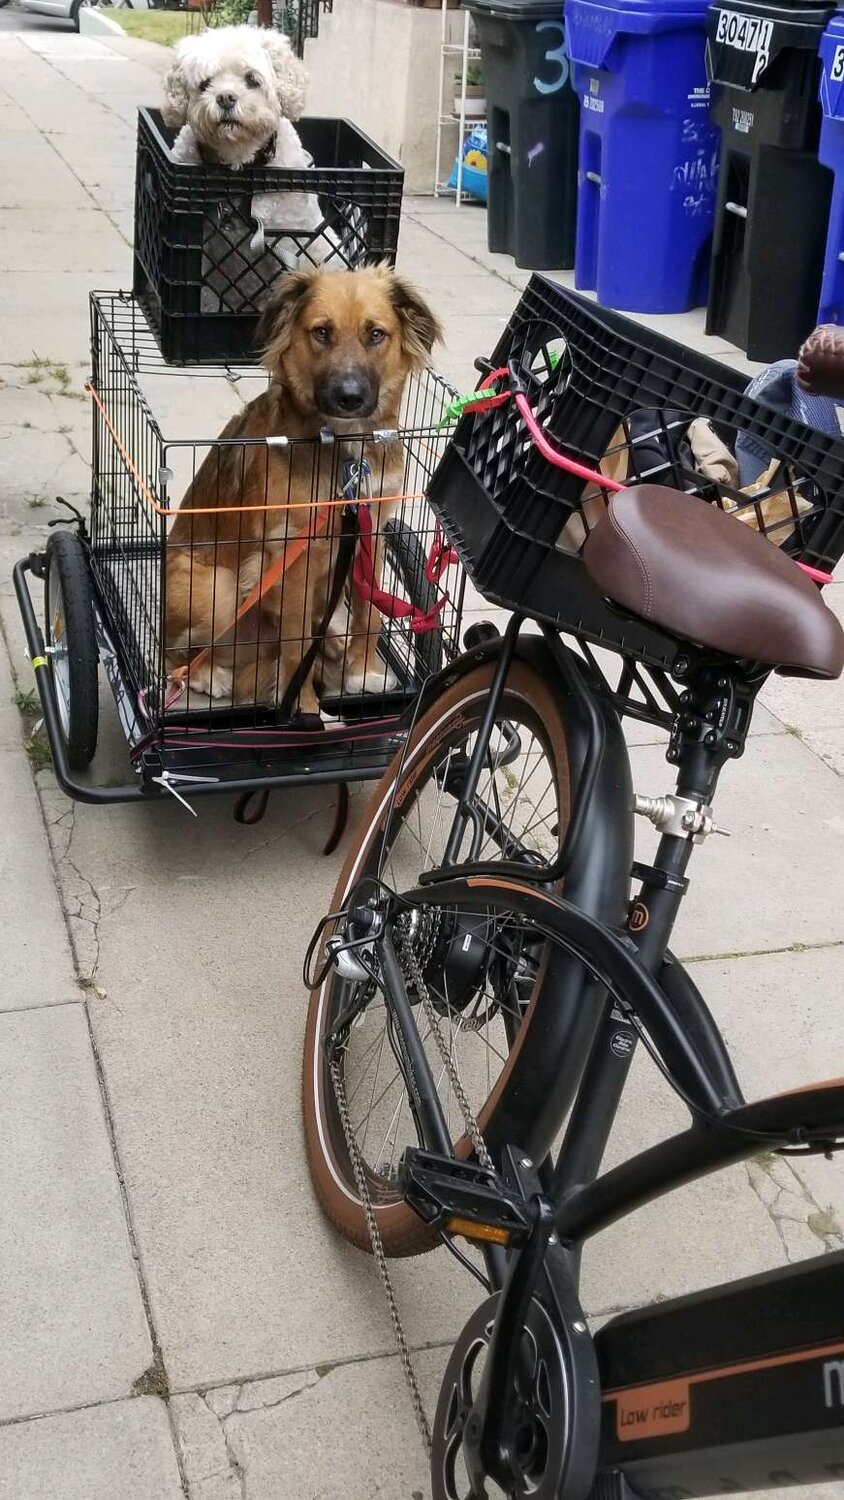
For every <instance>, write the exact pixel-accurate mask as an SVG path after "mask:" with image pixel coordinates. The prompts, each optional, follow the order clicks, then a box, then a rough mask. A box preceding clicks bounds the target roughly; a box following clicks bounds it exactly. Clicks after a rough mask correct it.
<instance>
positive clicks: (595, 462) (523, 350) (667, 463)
mask: <svg viewBox="0 0 844 1500" xmlns="http://www.w3.org/2000/svg"><path fill="white" fill-rule="evenodd" d="M510 362H512V363H513V365H514V367H515V369H516V371H517V373H518V374H519V376H520V377H521V379H522V381H523V382H524V385H525V389H526V394H527V399H528V401H529V403H530V405H531V407H532V408H533V411H534V415H535V417H536V419H537V421H538V422H539V424H540V425H541V426H542V427H543V429H544V431H545V434H546V436H547V437H548V438H549V440H550V441H551V442H552V444H553V445H554V446H555V447H557V448H558V449H559V451H560V452H561V453H564V454H565V455H566V456H567V457H568V458H570V459H574V460H576V461H579V462H580V463H582V464H584V465H586V466H587V467H589V468H590V469H593V470H599V469H600V470H601V472H602V473H603V474H605V475H608V476H615V477H616V478H618V479H620V480H621V481H622V482H624V483H629V484H636V483H642V482H647V483H651V484H661V485H667V486H669V487H671V488H673V489H679V490H684V491H688V492H691V493H696V494H699V495H700V496H701V500H702V502H703V501H710V502H712V503H715V504H718V505H719V506H720V507H721V508H722V509H724V510H733V509H735V510H736V513H737V515H738V516H739V517H740V519H742V520H744V521H745V523H746V524H750V525H752V526H753V527H754V528H755V529H757V530H759V531H761V532H762V533H764V534H765V535H766V536H768V538H769V540H771V542H772V543H773V544H777V545H781V546H783V547H784V548H785V550H787V551H788V552H789V553H790V554H791V555H793V556H794V557H795V559H797V560H799V561H801V562H805V563H807V564H809V565H811V566H813V567H816V568H819V569H822V570H824V571H831V570H832V568H833V567H834V565H835V563H836V562H838V560H839V558H840V557H841V555H842V552H844V439H842V438H833V437H827V436H825V435H824V434H822V433H820V432H817V431H815V430H814V429H813V428H810V427H806V426H804V425H803V424H801V423H800V422H795V421H792V420H790V419H789V418H788V417H785V416H781V415H779V414H778V413H777V412H775V411H773V410H772V409H771V408H770V407H767V406H764V405H763V404H761V403H760V402H758V401H755V400H753V399H751V398H750V397H748V396H746V395H745V394H744V388H745V386H746V384H747V377H746V376H745V375H742V374H740V373H739V372H737V371H735V370H731V369H729V368H728V367H726V366H724V365H720V364H718V363H717V362H716V361H715V360H712V359H709V358H707V357H706V356H704V355H701V354H697V353H694V352H692V351H690V350H688V349H685V348H684V347H683V346H682V345H680V344H676V343H674V342H673V341H672V340H670V339H666V338H663V337H662V336H660V335H659V334H656V333H653V332H651V331H650V330H649V329H646V328H644V327H642V326H641V325H639V324H638V323H634V322H633V321H631V320H630V319H628V318H624V317H621V316H620V315H619V314H617V313H612V312H608V311H606V310H604V309H603V308H599V307H597V306H596V305H594V304H592V303H590V302H587V301H586V300H585V299H584V298H582V297H579V296H578V295H577V294H575V293H571V292H567V291H565V290H564V289H563V288H562V287H560V286H558V285H557V284H556V283H554V282H552V281H549V280H548V279H546V278H545V277H541V276H534V277H533V278H532V279H531V281H530V283H529V284H528V286H527V288H526V290H525V292H524V293H523V295H522V298H521V301H520V302H519V304H518V306H517V308H516V310H515V312H514V313H513V315H512V317H511V319H510V322H509V325H508V327H507V330H506V332H505V333H504V335H503V336H502V338H501V340H500V342H499V344H498V346H497V348H496V349H495V350H494V352H493V353H492V354H491V356H490V361H489V363H490V367H491V368H492V369H495V368H498V367H501V366H505V365H507V364H508V363H510ZM697 417H704V418H707V419H708V420H709V421H710V422H711V423H712V424H713V427H714V429H715V431H716V433H717V435H718V436H719V437H720V438H721V439H722V441H724V442H726V443H727V445H728V446H729V447H730V448H732V447H733V446H734V443H735V439H736V436H737V435H738V434H739V433H740V432H744V433H746V434H747V435H748V436H749V437H752V438H754V439H756V440H757V441H758V442H760V443H762V444H763V445H764V446H765V448H766V449H767V450H768V451H769V452H770V454H771V457H772V459H773V458H774V457H776V458H777V459H779V460H781V464H780V466H779V469H778V471H777V473H776V474H775V475H774V476H773V477H772V479H771V482H770V484H769V487H768V488H767V489H765V490H764V491H762V492H760V494H759V495H757V496H754V497H752V498H751V497H749V496H748V495H747V494H746V493H744V492H742V491H740V490H738V489H736V488H733V487H730V486H729V485H727V484H715V483H714V482H713V481H712V479H710V478H707V477H706V476H705V475H703V474H701V473H700V472H698V471H697V470H696V469H695V468H694V467H693V466H692V465H691V464H690V463H689V458H688V452H687V450H686V448H685V444H684V438H685V434H686V431H687V428H688V426H689V423H690V422H691V421H692V420H693V419H694V418H697ZM428 493H429V499H430V502H431V505H432V506H433V508H434V510H435V511H436V512H437V513H438V515H440V516H441V518H442V520H443V524H444V526H445V529H446V531H447V532H448V535H449V536H450V538H451V540H452V541H453V542H454V545H455V547H456V548H457V550H458V552H459V553H460V556H461V558H462V560H463V562H464V565H465V567H466V570H467V572H468V574H469V575H470V577H471V579H472V581H473V583H474V584H475V586H476V587H477V588H478V589H479V590H480V592H481V593H482V594H484V595H485V596H486V597H487V598H488V599H490V600H492V601H493V602H494V603H497V604H500V605H502V606H504V607H505V608H508V609H514V610H519V611H521V612H523V613H524V614H526V615H528V616H531V617H532V618H535V619H539V620H544V621H548V622H550V623H551V624H554V625H556V626H558V627H559V628H560V629H561V630H563V631H572V632H576V633H577V634H578V636H580V637H581V638H582V639H584V640H586V641H589V642H592V643H593V644H597V645H603V646H607V647H610V648H611V649H613V650H615V651H619V652H622V653H623V654H624V655H625V657H626V658H628V659H630V658H633V659H636V660H638V661H640V662H642V663H645V664H646V665H648V666H650V667H653V668H656V669H659V670H668V671H670V670H671V668H672V666H673V664H674V663H675V661H676V659H677V658H678V656H679V655H681V654H687V651H684V650H683V648H682V646H681V645H680V643H679V642H678V641H676V640H675V639H673V638H672V637H670V636H668V635H666V634H664V633H663V632H662V631H660V630H659V629H657V628H655V627H653V626H651V625H647V624H645V622H644V621H639V620H636V619H633V618H631V617H630V616H628V615H624V614H623V613H622V612H621V611H618V610H615V609H614V608H613V607H612V606H611V605H610V604H608V602H607V601H606V600H604V599H603V598H602V597H601V596H600V594H599V593H598V591H597V589H596V588H595V587H594V585H593V584H592V583H591V581H590V580H589V578H588V576H587V574H586V570H585V568H584V566H583V563H582V560H581V557H580V555H579V554H580V551H581V548H582V544H583V542H584V541H585V538H586V535H587V534H588V532H589V531H590V530H591V529H592V528H593V526H594V525H595V523H596V521H597V519H598V518H599V517H600V515H601V513H602V511H603V498H602V495H605V493H606V492H601V491H600V490H598V489H597V488H596V486H595V485H594V484H592V483H590V482H587V481H584V480H583V479H580V478H577V477H575V476H573V475H572V474H569V473H565V472H563V471H561V470H559V469H557V468H555V467H553V466H552V465H551V464H550V463H549V462H548V461H547V460H546V459H545V458H543V456H542V455H541V453H540V452H539V451H538V449H537V448H536V447H535V446H534V444H533V442H532V440H531V438H530V436H529V433H528V431H527V428H526V426H525V425H524V423H523V421H522V419H521V417H520V416H519V413H518V411H517V409H516V406H515V402H514V401H513V400H512V399H511V400H510V401H508V402H506V403H504V404H503V405H500V406H498V407H495V408H493V409H487V410H485V411H477V412H470V413H467V414H466V415H464V416H463V417H462V419H461V421H460V423H459V425H458V427H457V429H456V431H455V434H454V437H453V440H452V442H451V444H450V446H449V448H448V450H447V452H446V454H445V455H444V457H443V460H442V462H441V464H440V465H439V467H438V468H437V471H436V473H435V474H434V476H433V479H432V481H431V485H430V487H429V492H428ZM713 587H717V579H713Z"/></svg>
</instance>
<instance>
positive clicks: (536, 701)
mask: <svg viewBox="0 0 844 1500" xmlns="http://www.w3.org/2000/svg"><path fill="white" fill-rule="evenodd" d="M494 670H495V663H494V662H489V663H486V664H484V665H482V666H480V667H478V668H476V669H474V670H473V671H470V672H468V673H467V674H466V675H465V676H464V677H462V678H460V679H459V680H458V681H457V682H456V683H454V684H453V685H452V686H451V687H450V688H449V689H447V691H446V692H445V693H443V694H442V696H441V697H440V698H438V699H437V700H436V702H435V703H433V704H432V705H431V707H430V708H429V709H428V711H427V713H425V714H424V715H423V717H422V718H421V719H420V721H419V723H418V724H417V726H416V728H415V730H414V732H413V735H412V736H411V741H410V748H409V751H408V753H407V757H406V761H405V768H404V776H403V782H402V785H403V786H405V785H408V783H409V784H410V788H412V786H414V785H415V784H416V782H417V781H418V780H419V779H420V776H421V775H422V774H423V773H424V771H425V769H426V768H427V766H428V765H429V764H430V762H431V760H432V759H433V758H434V756H435V755H436V753H437V751H438V749H439V747H440V745H441V744H442V743H443V741H444V740H446V739H447V738H448V731H447V728H446V725H451V724H453V716H454V713H455V711H456V710H457V709H458V708H459V707H460V706H461V705H462V704H464V703H466V702H467V700H469V699H472V698H474V700H475V701H474V702H472V703H471V704H468V708H469V718H468V722H469V724H470V725H473V724H474V723H475V722H476V720H477V717H478V716H479V712H480V709H481V708H482V706H483V704H484V702H485V700H486V698H487V697H488V695H489V691H490V687H491V684H492V676H493V672H494ZM505 693H506V698H509V699H510V700H511V701H512V700H513V699H517V700H519V702H520V706H521V708H522V711H523V712H525V711H526V712H527V714H528V716H529V717H528V722H530V721H535V726H536V727H537V728H540V727H541V730H542V733H543V737H544V738H545V739H546V741H547V749H548V751H549V754H550V757H551V759H552V763H553V765H554V767H555V769H556V775H557V796H558V809H559V815H560V836H561V837H563V836H564V834H565V829H566V826H567V824H568V818H569V810H570V806H571V788H570V779H569V760H568V751H567V744H566V736H565V728H564V724H563V721H562V717H561V711H560V706H559V704H558V703H557V701H556V699H555V698H554V695H553V692H552V691H551V690H550V688H549V687H548V685H547V684H546V683H545V682H544V681H543V680H542V678H541V677H540V676H539V675H538V673H537V672H536V671H535V670H534V669H533V668H532V667H531V666H529V665H528V664H527V663H525V662H521V661H517V662H515V663H514V664H513V667H512V669H511V671H510V675H509V676H508V679H507V686H506V690H505ZM443 721H444V722H443ZM440 724H442V725H443V732H440V731H439V730H438V731H437V733H435V734H432V733H431V731H432V727H433V726H435V725H440ZM461 727H462V726H461ZM428 736H430V739H428ZM426 740H427V743H424V747H423V748H422V749H421V751H420V747H421V746H423V742H425V741H426ZM399 760H400V756H399V755H397V756H396V758H395V760H394V761H393V762H392V764H391V765H390V767H389V769H388V770H387V771H386V773H385V775H384V776H383V778H382V779H381V781H380V782H379V783H378V786H377V789H376V791H375V793H374V795H373V797H372V800H371V802H370V804H369V806H368V807H367V810H366V813H365V815H364V817H363V818H362V820H361V823H360V827H359V831H358V835H357V837H356V840H355V843H354V844H353V846H352V848H351V850H350V852H349V854H348V856H347V858H346V861H345V863H344V865H343V869H342V871H341V874H340V879H339V881H338V882H337V888H336V890H335V892H334V897H333V900H332V903H331V910H338V909H339V908H340V907H342V905H343V902H344V900H345V899H346V894H347V891H348V890H349V888H350V886H351V884H352V883H353V882H354V881H355V880H356V879H358V878H359V871H361V870H363V869H364V868H365V865H366V860H367V853H368V851H369V850H370V849H371V847H372V842H373V839H374V838H375V837H376V836H377V833H378V832H379V831H380V828H381V827H382V826H383V823H382V821H381V818H380V817H379V807H380V806H381V805H382V803H384V799H385V794H386V792H387V790H388V789H389V787H390V785H391V783H392V781H393V779H394V777H395V775H396V772H397V769H398V765H399ZM399 795H400V794H399ZM376 818H378V819H379V821H378V823H377V824H376ZM329 982H330V981H326V985H323V987H322V989H320V990H317V991H314V992H313V994H312V995H311V997H310V1004H309V1007H308V1019H307V1025H306V1029H305V1046H304V1056H303V1080H302V1082H303V1088H302V1096H303V1114H304V1128H305V1146H306V1151H307V1157H308V1164H309V1167H310V1172H311V1178H312V1181H313V1185H314V1190H315V1192H316V1195H317V1198H318V1199H319V1202H320V1205H321V1207H322V1209H323V1211H324V1213H325V1214H326V1216H327V1217H328V1218H329V1219H330V1220H331V1222H332V1224H333V1225H334V1226H335V1228H336V1229H338V1230H339V1231H340V1233H341V1234H342V1235H343V1237H344V1238H345V1239H347V1240H349V1241H350V1242H351V1243H352V1244H353V1245H357V1246H358V1247H359V1248H360V1249H362V1250H367V1251H368V1250H369V1249H370V1248H371V1247H370V1240H369V1233H368V1231H367V1227H366V1220H365V1217H364V1213H363V1208H362V1206H361V1203H360V1200H359V1198H358V1197H357V1195H356V1194H355V1196H354V1197H351V1196H349V1192H347V1191H345V1190H344V1188H343V1186H341V1182H340V1181H339V1180H338V1179H341V1178H346V1180H348V1175H347V1174H348V1169H346V1170H344V1169H343V1167H342V1166H341V1165H340V1164H338V1163H337V1162H336V1160H335V1159H334V1157H333V1152H332V1143H331V1132H330V1130H329V1129H328V1128H327V1127H326V1128H324V1129H321V1128H320V1116H321V1113H322V1091H323V1089H325V1088H326V1087H328V1088H330V1087H331V1083H330V1080H329V1079H328V1078H327V1076H326V1070H325V1066H324V1053H323V1048H322V1029H323V1026H324V1019H325V1012H326V1010H327V1005H323V1003H322V1002H323V996H324V995H326V994H327V985H328V983H329ZM540 988H541V973H540V978H539V979H538V980H537V984H536V986H535V988H534V993H533V996H532V998H531V1000H530V1003H529V1005H528V1008H527V1011H526V1013H525V1018H524V1020H523V1022H522V1025H521V1028H520V1030H519V1032H518V1035H517V1037H516V1040H515V1043H514V1046H513V1048H512V1051H511V1052H510V1054H509V1057H508V1060H507V1062H506V1063H505V1065H504V1067H503V1068H502V1071H501V1073H500V1075H499V1078H498V1080H497V1081H496V1084H495V1086H494V1088H493V1090H492V1093H491V1094H490V1097H489V1099H488V1100H487V1102H486V1104H485V1105H484V1108H483V1110H482V1111H481V1112H480V1115H479V1123H480V1124H481V1126H482V1128H483V1127H484V1126H485V1125H488V1123H489V1121H490V1119H491V1116H492V1112H493V1111H494V1109H495V1107H496V1103H497V1100H498V1099H499V1098H500V1096H501V1093H502V1091H503V1089H504V1088H505V1086H506V1083H507V1079H508V1077H509V1074H510V1072H511V1070H512V1066H513V1063H514V1061H515V1059H516V1057H517V1056H518V1053H519V1050H520V1047H521V1045H522V1041H523V1039H524V1036H525V1035H526V1033H527V1029H528V1027H529V1025H530V1023H531V1020H532V1018H533V1014H534V1010H535V1005H536V998H537V995H538V993H539V990H540ZM457 1150H458V1152H459V1153H460V1154H463V1153H464V1151H467V1143H465V1141H464V1142H463V1143H458V1146H457ZM327 1153H331V1160H329V1159H328V1155H327ZM350 1191H351V1184H350ZM375 1214H376V1219H377V1222H378V1227H379V1230H380V1232H381V1238H382V1241H383V1244H384V1249H385V1251H386V1253H387V1255H390V1256H403V1255H418V1254H421V1253H422V1252H423V1251H426V1250H430V1249H432V1248H433V1247H434V1246H435V1245H436V1244H437V1243H438V1239H437V1236H436V1235H435V1234H434V1233H433V1232H432V1231H431V1230H429V1229H428V1228H427V1227H426V1226H425V1225H424V1224H423V1223H422V1222H421V1220H420V1219H419V1218H418V1217H417V1216H416V1214H414V1212H413V1210H412V1209H410V1208H409V1207H408V1206H407V1204H405V1203H403V1202H401V1201H400V1200H399V1201H396V1202H393V1203H389V1204H382V1205H376V1206H375Z"/></svg>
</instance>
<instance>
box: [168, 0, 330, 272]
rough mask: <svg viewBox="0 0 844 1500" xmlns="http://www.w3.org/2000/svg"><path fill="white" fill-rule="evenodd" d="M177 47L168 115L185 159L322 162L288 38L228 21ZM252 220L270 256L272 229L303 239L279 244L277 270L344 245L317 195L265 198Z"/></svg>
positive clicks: (179, 157) (289, 164)
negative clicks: (311, 142) (309, 135)
mask: <svg viewBox="0 0 844 1500" xmlns="http://www.w3.org/2000/svg"><path fill="white" fill-rule="evenodd" d="M174 51H175V56H174V60H173V63H172V66H171V67H170V68H169V70H168V72H167V73H166V75H165V78H164V103H163V106H162V111H161V113H162V116H163V118H164V121H165V124H167V125H169V126H171V127H172V128H174V129H175V128H178V127H181V128H180V129H179V134H178V136H177V137H176V141H175V144H174V146H173V155H174V157H175V159H176V161H179V162H186V163H204V164H205V165H208V166H211V165H213V166H226V167H229V168H231V169H232V170H233V171H237V170H239V169H241V168H243V167H247V166H272V167H282V168H285V169H287V170H290V169H308V168H310V167H312V166H313V160H312V158H311V157H310V156H309V154H308V152H307V151H306V150H305V148H304V147H303V145H302V142H301V141H300V139H299V135H298V132H297V131H296V129H295V127H294V125H293V121H294V120H298V118H299V116H300V115H301V114H302V112H303V110H304V108H305V90H306V86H307V81H308V75H307V72H306V70H305V67H304V64H303V63H301V62H300V61H299V59H298V58H297V57H296V55H295V53H294V52H293V49H292V48H291V46H290V43H289V41H288V40H287V38H286V37H284V36H282V35H280V33H279V32H277V31H267V30H260V29H259V28H257V27H254V26H223V27H220V28H219V29H214V28H209V29H208V30H207V31H202V32H199V33H198V34H197V35H195V36H186V37H183V38H182V40H181V41H180V42H178V43H177V45H176V47H175V49H174ZM251 218H252V220H253V221H254V227H255V235H254V237H253V240H252V250H253V251H254V252H255V255H256V257H259V256H261V255H263V254H264V248H265V246H264V233H265V231H270V232H275V233H278V232H279V231H283V232H284V234H285V235H286V236H289V235H295V236H296V237H295V238H292V239H291V238H284V239H282V240H277V241H275V243H273V244H272V249H271V251H270V253H271V255H272V257H273V259H274V260H275V262H276V267H275V269H276V273H277V272H278V270H279V269H293V268H294V267H295V266H296V265H298V264H299V263H300V262H304V263H307V262H308V261H310V262H311V263H316V264H319V263H321V262H323V261H326V260H328V259H330V258H331V256H332V255H334V254H335V252H336V251H337V250H338V241H337V239H336V237H335V235H334V234H333V233H332V231H331V230H330V229H328V228H324V227H323V222H324V221H323V214H322V210H321V209H320V206H319V201H318V199H317V197H316V195H315V194H313V193H295V192H288V193H285V192H282V193H261V194H256V196H255V197H254V198H253V199H252V201H251ZM316 231H321V232H320V233H316ZM207 248H209V249H210V248H211V247H210V246H209V247H207ZM269 248H270V247H269V246H268V247H267V249H268V250H269ZM279 262H280V263H281V264H280V265H279V264H278V263H279ZM342 267H343V261H342V257H338V268H341V269H342ZM271 279H272V278H271Z"/></svg>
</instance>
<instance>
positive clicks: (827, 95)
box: [818, 16, 844, 323]
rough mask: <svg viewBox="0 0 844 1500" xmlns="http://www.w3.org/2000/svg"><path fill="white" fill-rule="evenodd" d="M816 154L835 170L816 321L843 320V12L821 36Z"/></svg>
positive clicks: (841, 321)
mask: <svg viewBox="0 0 844 1500" xmlns="http://www.w3.org/2000/svg"><path fill="white" fill-rule="evenodd" d="M819 50H820V55H821V79H820V89H819V93H820V100H821V109H822V110H823V122H822V124H821V138H820V145H819V146H818V157H819V158H820V160H821V161H822V162H823V164H824V166H825V167H831V169H832V171H833V173H834V174H835V178H834V185H833V189H832V204H831V207H830V210H829V229H828V230H827V236H826V254H825V256H824V265H823V279H822V281H821V300H820V306H819V309H818V322H819V323H844V16H833V18H832V20H831V21H830V22H829V25H828V26H827V28H826V31H825V32H824V34H823V36H822V37H821V45H820V49H819Z"/></svg>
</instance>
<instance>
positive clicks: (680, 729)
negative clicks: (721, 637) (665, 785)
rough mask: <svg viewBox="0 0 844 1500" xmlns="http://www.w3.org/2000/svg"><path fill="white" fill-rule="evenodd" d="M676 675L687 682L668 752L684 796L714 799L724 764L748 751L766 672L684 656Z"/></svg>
mask: <svg viewBox="0 0 844 1500" xmlns="http://www.w3.org/2000/svg"><path fill="white" fill-rule="evenodd" d="M673 675H674V676H675V678H678V679H679V680H680V681H681V682H684V683H685V684H686V685H685V686H684V689H683V692H682V693H681V695H680V707H679V709H678V711H677V714H676V716H675V719H674V723H673V724H672V726H671V738H670V740H669V743H668V749H667V751H666V760H667V761H668V763H669V765H674V766H676V767H677V793H678V796H680V797H689V798H693V799H698V800H700V801H702V802H704V803H706V804H709V803H711V801H712V798H713V796H714V795H715V788H716V786H717V784H718V777H719V775H720V773H721V769H722V767H723V766H724V765H725V764H726V762H727V761H728V760H738V758H739V757H740V756H741V755H743V754H744V747H745V743H746V741H747V734H748V730H749V728H750V719H751V715H752V713H753V705H754V702H755V700H756V696H757V694H758V692H759V690H760V688H761V686H762V684H763V682H764V681H765V678H766V677H767V675H768V674H767V672H765V671H764V670H759V672H758V674H757V675H756V676H753V677H751V676H750V675H749V674H748V673H747V671H746V670H744V669H742V668H741V667H740V666H739V665H738V663H736V664H733V663H730V662H717V661H716V662H714V663H713V662H706V661H698V662H693V661H692V660H691V659H690V658H686V657H681V658H680V659H679V660H678V661H677V662H676V663H675V665H674V670H673Z"/></svg>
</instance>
